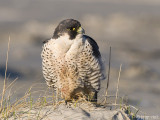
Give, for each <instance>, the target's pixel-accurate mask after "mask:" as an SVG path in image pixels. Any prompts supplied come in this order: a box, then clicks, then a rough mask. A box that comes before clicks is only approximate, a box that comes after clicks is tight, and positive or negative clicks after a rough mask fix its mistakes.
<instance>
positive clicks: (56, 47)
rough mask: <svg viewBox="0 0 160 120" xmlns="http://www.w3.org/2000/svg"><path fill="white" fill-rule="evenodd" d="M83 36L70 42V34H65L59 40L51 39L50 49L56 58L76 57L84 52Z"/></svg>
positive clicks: (78, 36)
mask: <svg viewBox="0 0 160 120" xmlns="http://www.w3.org/2000/svg"><path fill="white" fill-rule="evenodd" d="M82 36H83V35H82V34H78V35H77V36H76V38H75V39H73V40H70V39H69V35H68V34H64V35H63V36H60V37H59V38H57V39H51V40H50V42H51V44H50V49H51V50H52V51H53V53H55V56H57V57H60V56H64V55H66V56H75V55H77V54H78V53H79V52H81V51H82V44H83V42H82V40H83V39H82Z"/></svg>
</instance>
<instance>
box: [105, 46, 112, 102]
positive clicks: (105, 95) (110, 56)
mask: <svg viewBox="0 0 160 120" xmlns="http://www.w3.org/2000/svg"><path fill="white" fill-rule="evenodd" d="M110 67H111V46H110V49H109V66H108V76H107V88H106V95H105V103H106V102H107V95H108V87H109V78H110Z"/></svg>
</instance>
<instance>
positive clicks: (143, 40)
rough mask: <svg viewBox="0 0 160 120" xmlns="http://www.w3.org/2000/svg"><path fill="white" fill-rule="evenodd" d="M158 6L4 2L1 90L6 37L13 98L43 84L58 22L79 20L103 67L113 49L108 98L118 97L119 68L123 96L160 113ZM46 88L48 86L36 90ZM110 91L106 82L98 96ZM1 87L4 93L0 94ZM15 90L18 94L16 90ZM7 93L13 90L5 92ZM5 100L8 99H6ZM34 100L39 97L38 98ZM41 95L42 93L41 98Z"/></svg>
mask: <svg viewBox="0 0 160 120" xmlns="http://www.w3.org/2000/svg"><path fill="white" fill-rule="evenodd" d="M159 11H160V2H158V1H157V0H153V1H152V2H149V1H148V0H147V1H144V0H140V1H138V0H136V1H134V2H128V1H127V2H126V1H125V2H124V1H121V2H116V1H109V0H107V1H104V0H101V1H99V2H97V1H94V2H91V1H89V0H88V1H79V0H77V1H73V0H69V1H62V0H60V1H56V0H55V1H51V0H47V1H42V0H38V1H32V0H27V1H20V0H17V1H9V0H5V1H0V16H1V17H0V36H1V37H0V88H2V85H3V79H4V71H5V60H6V51H7V41H8V36H9V35H10V36H11V43H10V52H9V63H8V73H7V76H10V77H9V80H8V82H7V83H9V82H12V81H13V80H14V79H15V78H16V77H18V80H17V82H16V83H15V85H14V87H13V88H12V90H11V92H13V93H14V96H13V97H12V100H13V101H14V100H15V99H16V98H19V97H21V96H23V95H24V93H25V91H26V90H27V89H28V88H29V87H30V86H31V85H33V84H34V83H45V81H44V78H43V76H42V72H41V58H40V53H41V50H42V48H41V47H42V41H43V40H45V39H47V38H50V37H51V36H52V34H53V31H54V28H55V27H56V25H57V24H58V23H59V21H61V20H63V19H65V18H74V19H78V20H79V21H80V22H81V24H82V26H83V28H84V29H85V31H86V34H87V35H89V36H92V37H93V38H94V39H95V40H96V41H97V43H98V45H99V47H100V51H101V53H102V57H103V60H104V63H105V67H106V68H107V67H108V59H109V58H108V56H109V47H110V46H111V47H112V58H111V74H110V86H109V94H110V95H115V92H116V84H117V78H118V71H119V66H120V64H122V72H121V78H120V84H119V93H120V96H124V97H127V98H128V103H129V104H131V105H133V106H135V107H137V108H139V109H140V110H142V111H143V112H145V113H146V114H147V115H150V116H154V115H159V113H160V109H159V108H160V102H159V99H160V66H159V62H160V48H159V46H160V15H159ZM36 87H37V88H36V89H47V86H45V85H44V86H43V87H41V86H39V87H38V85H37V86H36ZM105 88H106V80H105V81H102V85H101V91H100V92H99V98H102V96H103V95H104V91H105ZM1 91H2V89H0V92H1ZM14 91H16V92H14ZM6 93H7V94H9V92H8V91H7V92H6ZM6 96H7V95H6ZM35 96H36V95H35ZM37 96H39V94H37Z"/></svg>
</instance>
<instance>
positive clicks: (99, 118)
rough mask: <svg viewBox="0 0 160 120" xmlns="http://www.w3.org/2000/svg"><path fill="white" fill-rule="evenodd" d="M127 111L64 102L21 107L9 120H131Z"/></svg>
mask: <svg viewBox="0 0 160 120" xmlns="http://www.w3.org/2000/svg"><path fill="white" fill-rule="evenodd" d="M125 112H126V111H125V109H116V110H109V108H107V107H95V106H94V105H92V104H89V103H81V104H78V103H77V105H76V106H75V105H67V106H66V105H65V104H63V103H62V104H60V105H58V106H56V107H53V106H52V105H50V106H45V107H36V108H32V109H29V108H25V109H20V110H18V111H17V112H16V114H15V115H13V116H12V117H10V118H9V120H12V119H19V120H30V119H32V120H35V119H40V120H130V116H129V115H128V114H126V113H125ZM139 120H142V119H139Z"/></svg>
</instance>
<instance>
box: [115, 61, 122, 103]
mask: <svg viewBox="0 0 160 120" xmlns="http://www.w3.org/2000/svg"><path fill="white" fill-rule="evenodd" d="M121 68H122V64H121V65H120V69H119V75H118V82H117V91H116V99H115V104H117V97H118V91H119V81H120V76H121Z"/></svg>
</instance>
